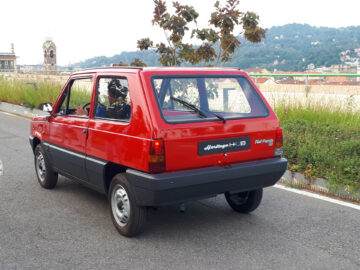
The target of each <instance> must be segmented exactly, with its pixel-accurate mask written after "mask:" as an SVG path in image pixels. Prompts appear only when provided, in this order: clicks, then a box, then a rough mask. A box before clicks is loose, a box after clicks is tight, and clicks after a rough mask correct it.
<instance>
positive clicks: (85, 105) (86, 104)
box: [82, 102, 90, 110]
mask: <svg viewBox="0 0 360 270" xmlns="http://www.w3.org/2000/svg"><path fill="white" fill-rule="evenodd" d="M89 105H90V102H88V103H85V104H84V105H83V106H82V108H83V109H84V110H85V108H86V107H87V106H89Z"/></svg>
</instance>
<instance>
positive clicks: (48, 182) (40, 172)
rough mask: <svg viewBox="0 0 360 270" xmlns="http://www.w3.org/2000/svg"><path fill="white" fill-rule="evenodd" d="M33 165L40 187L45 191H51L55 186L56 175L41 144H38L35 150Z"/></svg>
mask: <svg viewBox="0 0 360 270" xmlns="http://www.w3.org/2000/svg"><path fill="white" fill-rule="evenodd" d="M34 163H35V172H36V176H37V179H38V182H39V184H40V186H42V187H43V188H46V189H53V188H54V187H55V186H56V184H57V181H58V174H57V173H56V172H54V170H53V168H52V166H51V164H50V161H49V159H48V157H47V156H46V154H45V152H44V150H43V149H42V146H41V144H38V145H37V146H36V148H35V152H34Z"/></svg>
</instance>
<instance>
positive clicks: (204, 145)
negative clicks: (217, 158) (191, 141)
mask: <svg viewBox="0 0 360 270" xmlns="http://www.w3.org/2000/svg"><path fill="white" fill-rule="evenodd" d="M249 148H250V137H241V138H232V139H223V140H216V141H206V142H199V155H200V156H202V155H209V154H217V153H224V152H233V151H239V150H246V149H249Z"/></svg>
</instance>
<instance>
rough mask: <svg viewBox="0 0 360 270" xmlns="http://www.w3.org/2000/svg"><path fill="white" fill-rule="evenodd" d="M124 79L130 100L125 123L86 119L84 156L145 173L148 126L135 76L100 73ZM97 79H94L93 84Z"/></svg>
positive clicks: (147, 117)
mask: <svg viewBox="0 0 360 270" xmlns="http://www.w3.org/2000/svg"><path fill="white" fill-rule="evenodd" d="M101 76H121V77H126V78H127V80H128V84H129V91H130V100H131V111H132V112H131V119H130V121H129V122H121V121H115V120H104V119H96V118H93V119H90V121H89V131H88V140H87V151H86V154H87V156H89V157H95V158H98V159H101V160H106V161H108V162H112V163H117V164H120V165H122V166H125V167H129V168H133V169H137V170H140V171H147V169H148V153H149V149H150V138H151V129H152V124H151V120H150V116H149V111H148V106H147V103H146V100H145V98H144V92H143V89H142V85H141V82H140V81H139V75H138V73H134V72H133V73H120V72H119V73H103V74H98V76H97V78H100V77H101ZM97 80H98V79H96V81H97Z"/></svg>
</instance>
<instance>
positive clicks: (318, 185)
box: [0, 102, 360, 202]
mask: <svg viewBox="0 0 360 270" xmlns="http://www.w3.org/2000/svg"><path fill="white" fill-rule="evenodd" d="M0 111H3V112H7V113H12V114H15V115H18V116H22V117H26V118H33V117H36V116H47V115H49V113H47V112H43V111H40V110H37V109H34V110H31V109H29V108H25V107H23V106H20V105H14V104H10V103H6V102H1V103H0ZM279 183H282V184H284V185H288V186H293V187H299V188H310V189H311V190H314V191H319V192H323V193H327V194H331V195H335V196H339V197H341V198H345V199H350V200H356V201H358V202H360V196H358V197H356V196H354V194H356V193H357V194H360V190H358V191H354V192H350V191H348V189H347V188H346V186H342V187H340V188H339V189H338V190H336V191H332V190H330V189H329V185H328V183H327V181H326V180H325V179H323V178H316V179H312V180H309V179H307V178H306V177H305V175H303V174H301V173H297V172H296V173H292V172H291V171H289V170H287V171H286V172H285V173H284V175H283V176H282V177H281V179H280V180H279Z"/></svg>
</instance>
